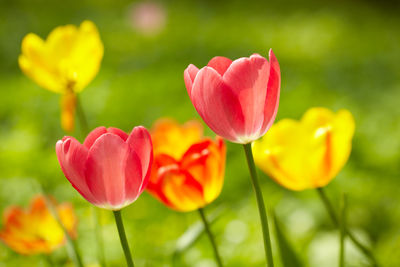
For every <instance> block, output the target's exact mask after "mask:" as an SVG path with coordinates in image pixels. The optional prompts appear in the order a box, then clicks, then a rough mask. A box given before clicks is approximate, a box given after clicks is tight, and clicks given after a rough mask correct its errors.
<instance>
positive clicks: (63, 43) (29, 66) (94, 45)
mask: <svg viewBox="0 0 400 267" xmlns="http://www.w3.org/2000/svg"><path fill="white" fill-rule="evenodd" d="M103 52H104V48H103V44H102V42H101V39H100V36H99V33H98V31H97V28H96V26H95V25H94V23H93V22H91V21H84V22H82V23H81V25H80V27H79V28H78V27H76V26H75V25H66V26H59V27H57V28H55V29H54V30H53V31H52V32H51V33H50V34H49V35H48V37H47V39H46V40H43V39H41V38H40V37H39V36H37V35H36V34H34V33H29V34H28V35H26V36H25V38H24V39H23V41H22V53H21V55H20V56H19V58H18V62H19V66H20V68H21V70H22V71H23V72H24V73H25V74H26V75H27V76H28V77H29V78H31V79H32V80H33V81H35V82H36V83H37V84H38V85H39V86H41V87H43V88H45V89H47V90H50V91H53V92H56V93H60V94H62V95H63V98H67V100H62V101H61V102H62V103H69V105H66V104H64V105H62V108H63V111H62V112H61V114H62V120H63V122H62V125H63V127H64V129H65V130H67V131H72V130H73V125H74V123H73V118H74V114H75V101H74V102H71V94H75V93H78V92H80V91H82V90H83V89H84V88H85V87H86V86H87V85H88V84H89V83H90V82H91V81H92V80H93V78H94V77H95V76H96V74H97V73H98V71H99V68H100V63H101V60H102V58H103ZM72 103H73V105H72ZM67 112H68V113H69V114H68V115H66V113H67ZM71 118H72V121H70V119H71Z"/></svg>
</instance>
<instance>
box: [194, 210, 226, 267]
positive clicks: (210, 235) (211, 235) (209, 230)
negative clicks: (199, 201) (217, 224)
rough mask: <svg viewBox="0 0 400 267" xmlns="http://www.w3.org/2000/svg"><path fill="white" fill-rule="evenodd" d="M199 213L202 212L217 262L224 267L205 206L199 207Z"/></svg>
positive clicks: (220, 266) (201, 215)
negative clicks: (205, 212)
mask: <svg viewBox="0 0 400 267" xmlns="http://www.w3.org/2000/svg"><path fill="white" fill-rule="evenodd" d="M199 213H200V217H201V219H202V221H203V224H204V229H205V230H206V232H207V235H208V238H209V239H210V242H211V246H212V248H213V250H214V256H215V261H216V262H217V264H218V266H219V267H222V260H221V257H220V255H219V252H218V247H217V244H216V243H215V239H214V236H213V234H212V232H211V229H210V225H209V223H208V221H207V218H206V215H205V214H204V210H203V208H199Z"/></svg>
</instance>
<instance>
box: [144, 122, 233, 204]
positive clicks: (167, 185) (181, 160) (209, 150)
mask: <svg viewBox="0 0 400 267" xmlns="http://www.w3.org/2000/svg"><path fill="white" fill-rule="evenodd" d="M151 135H152V140H153V147H154V161H153V167H152V172H151V176H150V182H149V184H148V186H147V190H148V192H149V193H150V194H151V195H153V196H154V197H156V198H157V199H158V200H160V201H161V202H162V203H164V204H165V205H166V206H168V207H170V208H172V209H174V210H177V211H192V210H196V209H198V208H202V207H204V206H206V205H207V204H209V203H211V202H212V201H213V200H214V199H216V198H217V197H218V196H219V194H220V193H221V190H222V186H223V182H224V172H225V155H226V147H225V144H224V142H223V140H222V138H220V137H217V138H216V140H215V141H214V140H212V139H210V138H206V137H203V129H202V126H201V124H200V123H199V122H197V121H189V122H187V123H185V124H184V125H182V126H180V125H179V124H178V123H177V122H175V121H173V120H167V119H162V120H159V121H158V122H156V123H155V125H154V126H153V128H152V130H151Z"/></svg>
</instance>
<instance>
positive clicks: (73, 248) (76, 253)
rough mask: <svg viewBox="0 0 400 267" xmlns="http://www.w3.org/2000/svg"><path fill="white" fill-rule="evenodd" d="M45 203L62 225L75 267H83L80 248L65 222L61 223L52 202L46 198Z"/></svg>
mask: <svg viewBox="0 0 400 267" xmlns="http://www.w3.org/2000/svg"><path fill="white" fill-rule="evenodd" d="M45 201H46V205H47V207H49V210H50V213H51V214H52V215H53V216H54V218H55V219H56V221H57V223H58V224H59V225H60V227H61V229H62V230H63V232H64V235H65V239H66V240H67V250H68V253H69V254H70V256H71V258H72V260H73V261H74V263H75V266H77V267H83V263H82V259H81V256H80V254H79V251H78V247H77V245H76V243H75V241H74V240H73V239H72V238H71V235H70V234H69V233H68V230H67V228H65V226H64V224H63V222H62V221H61V219H60V216H59V215H58V213H57V210H56V208H55V207H54V205H53V203H52V202H51V200H49V199H48V198H47V196H45Z"/></svg>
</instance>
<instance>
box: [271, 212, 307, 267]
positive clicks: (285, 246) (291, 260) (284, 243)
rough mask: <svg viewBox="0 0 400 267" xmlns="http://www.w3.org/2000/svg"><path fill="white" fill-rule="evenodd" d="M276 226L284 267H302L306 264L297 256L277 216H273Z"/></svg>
mask: <svg viewBox="0 0 400 267" xmlns="http://www.w3.org/2000/svg"><path fill="white" fill-rule="evenodd" d="M273 218H274V224H275V234H276V240H277V243H278V246H279V251H280V256H281V261H282V266H283V267H302V266H304V264H303V263H302V262H301V260H300V258H299V257H298V256H297V254H296V252H295V250H294V249H293V248H292V246H291V244H290V243H289V241H288V239H287V238H286V236H285V233H284V231H283V230H282V228H281V226H280V222H279V220H278V218H277V216H276V215H275V214H273Z"/></svg>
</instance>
